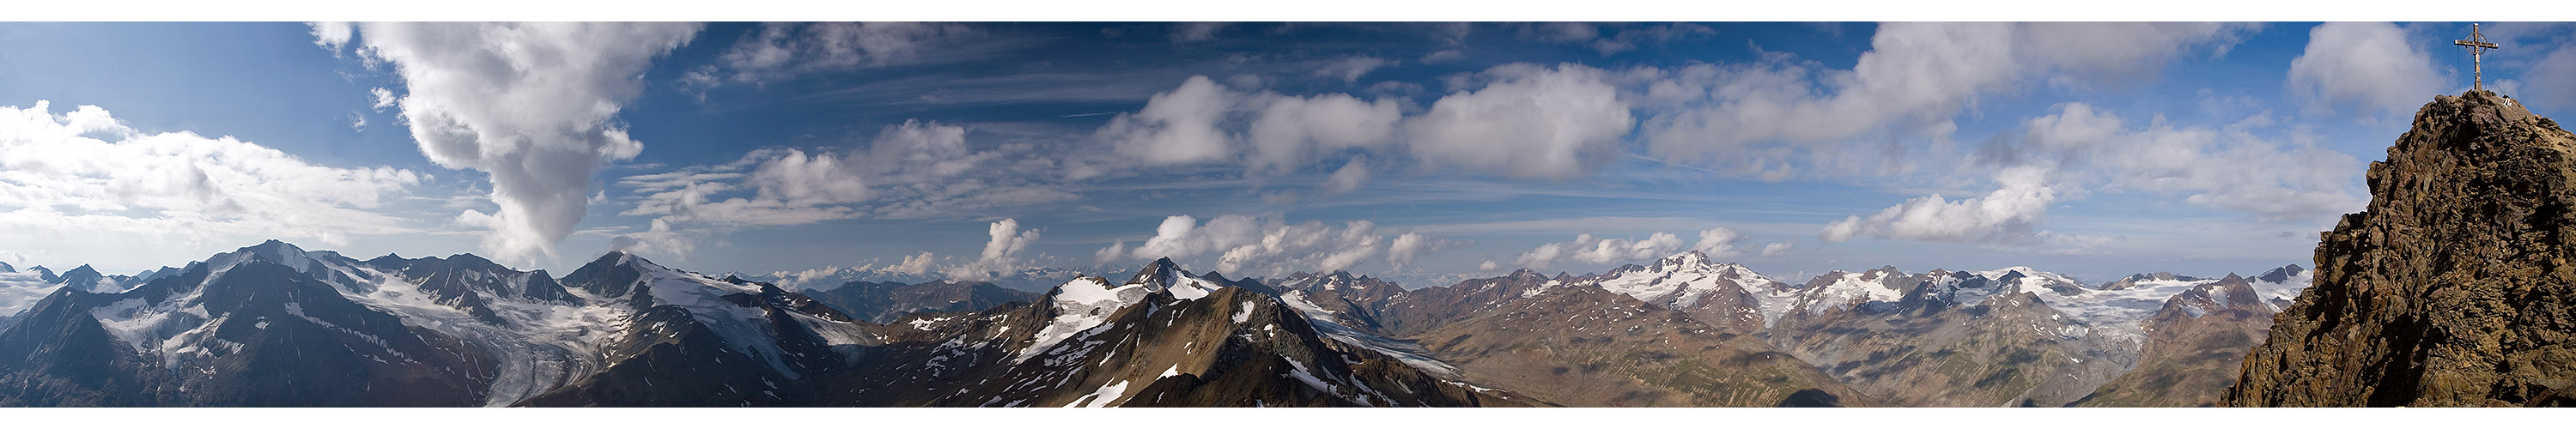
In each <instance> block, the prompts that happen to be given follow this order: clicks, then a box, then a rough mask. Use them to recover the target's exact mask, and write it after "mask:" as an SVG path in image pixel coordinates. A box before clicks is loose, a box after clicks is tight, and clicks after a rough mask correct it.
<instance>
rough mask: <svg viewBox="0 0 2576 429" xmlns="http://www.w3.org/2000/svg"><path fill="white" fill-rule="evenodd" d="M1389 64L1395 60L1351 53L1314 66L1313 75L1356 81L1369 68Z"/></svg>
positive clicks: (1343, 80) (1345, 81)
mask: <svg viewBox="0 0 2576 429" xmlns="http://www.w3.org/2000/svg"><path fill="white" fill-rule="evenodd" d="M1390 65H1395V61H1391V60H1387V59H1385V58H1378V57H1372V56H1367V55H1353V56H1349V57H1343V58H1341V59H1337V60H1332V61H1329V62H1325V63H1324V66H1322V67H1316V68H1315V75H1316V76H1323V77H1330V78H1339V79H1341V80H1342V83H1358V82H1359V81H1360V76H1366V75H1368V72H1369V71H1371V70H1377V69H1378V68H1379V67H1386V66H1390Z"/></svg>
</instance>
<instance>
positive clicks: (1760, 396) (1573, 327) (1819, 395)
mask: <svg viewBox="0 0 2576 429" xmlns="http://www.w3.org/2000/svg"><path fill="white" fill-rule="evenodd" d="M1470 287H1473V286H1470ZM1526 291H1527V294H1525V295H1519V296H1514V297H1512V298H1510V299H1506V300H1505V301H1504V302H1502V303H1500V305H1498V306H1496V307H1494V308H1492V309H1489V310H1486V311H1482V312H1478V313H1475V314H1473V315H1471V316H1470V317H1467V318H1465V319H1463V320H1458V321H1455V322H1450V323H1447V324H1444V325H1442V326H1441V327H1439V328H1437V329H1433V330H1430V331H1428V332H1424V333H1421V334H1417V335H1413V336H1410V337H1407V338H1408V339H1411V340H1414V341H1418V342H1420V343H1422V344H1425V345H1427V346H1428V347H1429V348H1430V350H1432V351H1433V352H1434V353H1433V354H1432V355H1433V356H1434V357H1437V358H1439V359H1440V360H1442V361H1443V362H1447V363H1449V364H1452V365H1456V366H1457V367H1458V368H1460V369H1462V370H1463V372H1464V373H1465V374H1466V375H1467V378H1468V379H1469V380H1473V381H1477V382H1482V383H1489V385H1492V386H1495V387H1500V388H1504V389H1509V390H1512V391H1515V392H1520V393H1522V394H1525V395H1529V396H1530V397H1531V398H1533V399H1538V400H1542V401H1547V402H1550V403H1554V404H1561V405H1567V406H1580V407H1600V406H1622V407H1634V406H1692V407H1712V406H1714V407H1762V406H1849V405H1871V404H1874V402H1871V401H1870V400H1868V399H1867V398H1866V397H1864V396H1863V395H1861V394H1859V393H1858V392H1856V391H1854V390H1852V389H1851V388H1850V387H1847V386H1844V385H1843V383H1841V382H1840V381H1837V380H1834V379H1833V378H1832V377H1830V376H1827V375H1825V374H1824V373H1822V372H1818V371H1817V370H1816V368H1814V367H1812V366H1809V365H1807V363H1806V362H1804V361H1800V360H1798V358H1797V357H1796V356H1791V355H1789V354H1787V353H1781V352H1779V351H1776V350H1773V349H1772V348H1771V347H1770V346H1769V345H1767V344H1763V343H1762V341H1761V340H1759V339H1755V338H1754V337H1753V336H1751V335H1749V334H1743V335H1739V334H1736V333H1733V332H1729V331H1728V330H1726V329H1722V328H1718V327H1715V326H1711V325H1708V324H1705V323H1701V322H1700V321H1698V320H1695V319H1693V318H1692V317H1691V316H1690V315H1689V314H1688V313H1684V312H1682V311H1679V310H1675V309H1671V308H1666V307H1663V306H1661V305H1658V304H1651V303H1647V302H1644V301H1639V300H1637V299H1636V298H1634V297H1631V296H1629V295H1626V294H1621V293H1617V292H1611V291H1609V290H1605V289H1602V288H1601V287H1599V286H1598V285H1592V284H1576V285H1559V286H1555V287H1544V288H1535V289H1527V290H1526Z"/></svg>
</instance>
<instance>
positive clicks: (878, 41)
mask: <svg viewBox="0 0 2576 429" xmlns="http://www.w3.org/2000/svg"><path fill="white" fill-rule="evenodd" d="M971 32H972V30H971V29H969V28H967V27H966V26H965V25H963V24H953V23H920V22H818V23H777V22H771V23H762V24H761V25H760V29H759V30H758V31H756V32H753V33H751V34H747V35H744V36H743V37H742V39H741V40H737V41H735V42H734V45H733V46H732V47H731V48H728V49H726V50H725V53H724V55H723V56H721V57H719V58H718V60H719V63H718V64H710V65H706V66H701V67H699V68H697V69H696V70H693V71H691V72H689V74H688V75H687V76H685V77H684V79H685V80H687V81H689V82H691V83H693V84H697V85H701V86H713V85H717V84H722V83H752V84H758V83H766V82H771V81H778V80H784V79H789V78H793V77H794V76H796V75H798V74H802V73H809V72H816V71H830V70H848V69H854V68H860V67H872V66H883V65H887V64H894V63H900V62H905V61H911V60H914V59H917V58H919V57H920V56H921V55H922V53H923V52H925V51H929V50H932V49H933V48H935V47H937V46H938V45H939V44H940V43H942V42H946V41H949V40H951V39H953V38H955V37H957V36H961V35H965V34H968V33H971ZM719 65H720V66H719Z"/></svg>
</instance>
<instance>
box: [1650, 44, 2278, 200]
mask: <svg viewBox="0 0 2576 429" xmlns="http://www.w3.org/2000/svg"><path fill="white" fill-rule="evenodd" d="M2254 28H2255V26H2253V25H2248V24H2219V23H1888V24H1882V25H1880V26H1879V31H1878V33H1877V34H1876V35H1874V36H1872V38H1871V50H1870V51H1869V52H1865V53H1862V54H1861V56H1860V58H1859V60H1858V61H1857V62H1856V63H1855V64H1854V66H1853V67H1852V68H1851V69H1849V70H1835V69H1828V68H1826V67H1825V66H1824V65H1823V64H1821V63H1816V62H1813V61H1802V60H1798V59H1796V58H1794V57H1792V56H1790V55H1788V54H1783V53H1764V54H1762V56H1761V57H1760V59H1759V60H1757V61H1755V62H1752V63H1747V64H1735V65H1694V66H1688V67H1683V68H1679V69H1673V70H1652V71H1648V72H1646V73H1640V74H1641V75H1644V76H1646V77H1647V79H1645V80H1646V86H1647V89H1646V91H1645V94H1644V95H1645V97H1644V104H1645V105H1647V106H1650V107H1653V108H1655V109H1654V111H1656V112H1657V113H1655V114H1654V115H1652V116H1651V117H1649V118H1647V119H1646V121H1645V123H1644V125H1642V128H1643V131H1642V132H1641V134H1642V137H1643V138H1644V140H1645V141H1646V142H1647V147H1648V150H1649V152H1651V153H1652V154H1653V155H1654V156H1655V157H1657V158H1661V159H1664V160H1667V161H1672V162H1677V163H1688V164H1697V165H1701V166H1706V167H1710V168H1715V169H1719V170H1721V171H1727V172H1731V173H1736V174H1742V175H1748V176H1760V177H1762V178H1765V179H1780V178H1785V177H1786V176H1787V175H1789V174H1792V173H1794V171H1793V170H1792V168H1791V167H1790V166H1791V165H1792V164H1793V163H1797V162H1798V161H1804V162H1805V163H1806V164H1809V165H1810V166H1812V167H1814V169H1816V170H1819V171H1825V172H1827V173H1829V174H1830V173H1842V172H1857V171H1897V172H1901V169H1889V168H1885V167H1886V165H1885V164H1888V163H1891V162H1901V161H1897V160H1890V159H1884V158H1885V157H1887V155H1883V153H1885V152H1886V151H1885V150H1883V148H1882V147H1880V146H1878V145H1881V144H1883V143H1882V142H1883V140H1881V139H1866V138H1856V137H1862V136H1866V135H1870V134H1875V133H1884V132H1896V133H1903V134H1908V135H1930V136H1932V137H1934V138H1936V139H1939V138H1947V136H1948V134H1949V132H1951V130H1955V129H1956V128H1957V127H1956V125H1955V124H1952V123H1951V122H1950V120H1949V118H1950V117H1952V116H1955V115H1957V114H1959V113H1960V112H1962V111H1964V110H1967V109H1969V108H1970V107H1972V106H1974V105H1975V104H1976V102H1977V101H1978V100H1979V98H1980V97H1981V96H1982V95H1983V94H1987V93H1991V92H1998V91H2009V90H2015V89H2019V88H2021V87H2023V86H2025V85H2027V84H2028V83H2031V82H2041V81H2051V80H2062V81H2067V82H2105V83H2112V84H2120V83H2122V82H2133V81H2140V80H2143V79H2140V77H2142V75H2151V74H2153V73H2155V72H2156V71H2158V70H2161V69H2162V68H2163V67H2162V65H2163V64H2164V63H2166V62H2168V61H2170V60H2172V59H2173V58H2176V57H2178V56H2181V55H2182V54H2183V53H2184V52H2189V51H2192V50H2195V49H2213V50H2215V51H2224V50H2225V49H2227V48H2228V47H2230V46H2233V45H2234V44H2235V43H2236V42H2237V41H2238V40H2240V39H2242V38H2243V37H2244V35H2245V34H2247V33H2248V32H2250V31H2251V30H2253V29H2254ZM2104 46H2116V47H2117V48H2116V49H2111V48H2104Z"/></svg>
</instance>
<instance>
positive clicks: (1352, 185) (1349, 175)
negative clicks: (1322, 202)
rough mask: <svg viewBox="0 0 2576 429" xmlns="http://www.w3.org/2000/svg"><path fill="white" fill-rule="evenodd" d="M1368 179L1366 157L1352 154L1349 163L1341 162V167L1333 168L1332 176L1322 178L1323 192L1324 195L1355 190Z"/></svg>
mask: <svg viewBox="0 0 2576 429" xmlns="http://www.w3.org/2000/svg"><path fill="white" fill-rule="evenodd" d="M1368 179H1369V170H1368V158H1367V157H1362V156H1352V157H1351V162H1350V163H1348V164H1342V168H1341V169H1338V170H1333V175H1332V176H1328V177H1325V178H1324V186H1323V192H1324V195H1335V194H1343V193H1349V192H1351V191H1356V190H1359V189H1360V185H1364V184H1367V183H1368Z"/></svg>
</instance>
